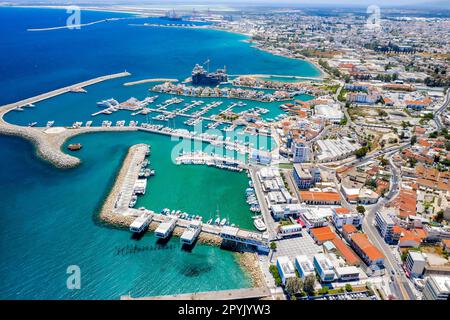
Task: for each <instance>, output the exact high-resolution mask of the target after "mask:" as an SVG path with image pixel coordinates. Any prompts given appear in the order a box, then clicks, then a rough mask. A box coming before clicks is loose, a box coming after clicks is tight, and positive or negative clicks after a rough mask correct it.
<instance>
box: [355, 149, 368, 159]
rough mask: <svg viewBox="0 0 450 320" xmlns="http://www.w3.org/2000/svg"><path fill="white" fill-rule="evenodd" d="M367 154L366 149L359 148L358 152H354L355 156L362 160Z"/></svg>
mask: <svg viewBox="0 0 450 320" xmlns="http://www.w3.org/2000/svg"><path fill="white" fill-rule="evenodd" d="M367 152H369V148H368V147H361V148H359V149H358V150H356V151H355V156H356V157H357V158H358V159H359V158H363V157H365V156H366V154H367Z"/></svg>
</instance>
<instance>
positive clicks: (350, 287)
mask: <svg viewBox="0 0 450 320" xmlns="http://www.w3.org/2000/svg"><path fill="white" fill-rule="evenodd" d="M345 291H347V292H352V291H353V287H352V285H351V284H350V283H347V284H346V285H345Z"/></svg>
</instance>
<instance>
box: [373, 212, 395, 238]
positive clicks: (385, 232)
mask: <svg viewBox="0 0 450 320" xmlns="http://www.w3.org/2000/svg"><path fill="white" fill-rule="evenodd" d="M375 226H376V227H377V229H378V231H380V234H381V236H382V237H383V239H384V240H385V241H386V242H387V243H389V244H396V243H398V240H399V239H398V237H397V234H395V233H394V226H395V222H394V220H392V218H391V217H390V216H389V215H388V214H387V213H386V212H384V211H377V212H376V214H375Z"/></svg>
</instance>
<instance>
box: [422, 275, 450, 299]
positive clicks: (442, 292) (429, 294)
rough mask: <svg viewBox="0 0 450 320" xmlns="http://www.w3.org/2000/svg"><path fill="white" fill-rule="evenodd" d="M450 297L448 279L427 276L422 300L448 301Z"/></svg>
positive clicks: (449, 281)
mask: <svg viewBox="0 0 450 320" xmlns="http://www.w3.org/2000/svg"><path fill="white" fill-rule="evenodd" d="M449 296H450V277H448V276H429V277H427V278H426V279H425V286H424V289H423V297H422V300H448V298H449Z"/></svg>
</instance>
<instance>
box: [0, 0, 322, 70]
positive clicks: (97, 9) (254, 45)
mask: <svg viewBox="0 0 450 320" xmlns="http://www.w3.org/2000/svg"><path fill="white" fill-rule="evenodd" d="M2 7H5V8H8V7H10V8H35V9H39V8H42V9H67V8H68V7H70V6H51V5H42V6H40V5H0V8H2ZM81 10H85V11H95V12H111V13H123V14H130V15H138V16H139V17H151V16H149V14H148V13H145V12H142V11H139V8H136V10H134V11H133V10H131V11H130V10H125V8H124V9H123V10H121V9H119V8H114V7H106V8H103V7H81ZM142 10H145V8H142ZM156 17H158V16H153V18H156ZM124 19H125V18H124ZM159 27H161V26H159ZM57 28H58V29H59V28H60V27H57ZM166 28H167V27H166ZM172 28H176V27H172ZM192 28H193V29H203V30H205V29H206V30H214V31H222V32H228V33H232V34H236V35H241V36H245V37H248V38H249V39H245V40H242V41H243V42H246V43H249V44H250V46H251V47H252V48H254V49H257V50H261V51H263V52H266V53H269V54H272V55H274V56H278V57H283V58H288V59H293V60H299V61H306V62H308V63H310V64H312V65H313V66H314V67H315V68H316V69H317V70H318V71H319V73H320V75H319V76H317V77H316V78H317V79H325V78H327V77H329V76H330V75H329V74H328V73H327V72H326V71H325V70H324V69H323V68H322V67H321V66H320V65H319V63H318V62H317V61H315V60H314V59H311V58H308V57H302V58H296V57H291V56H287V55H283V54H279V53H275V52H272V51H270V50H267V49H265V48H263V47H261V46H258V45H259V44H260V43H259V42H258V41H251V37H252V35H251V34H248V33H243V32H239V31H234V30H229V29H224V28H218V27H216V26H215V25H214V24H212V25H208V26H202V27H192ZM46 29H48V28H46ZM50 29H52V28H50Z"/></svg>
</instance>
